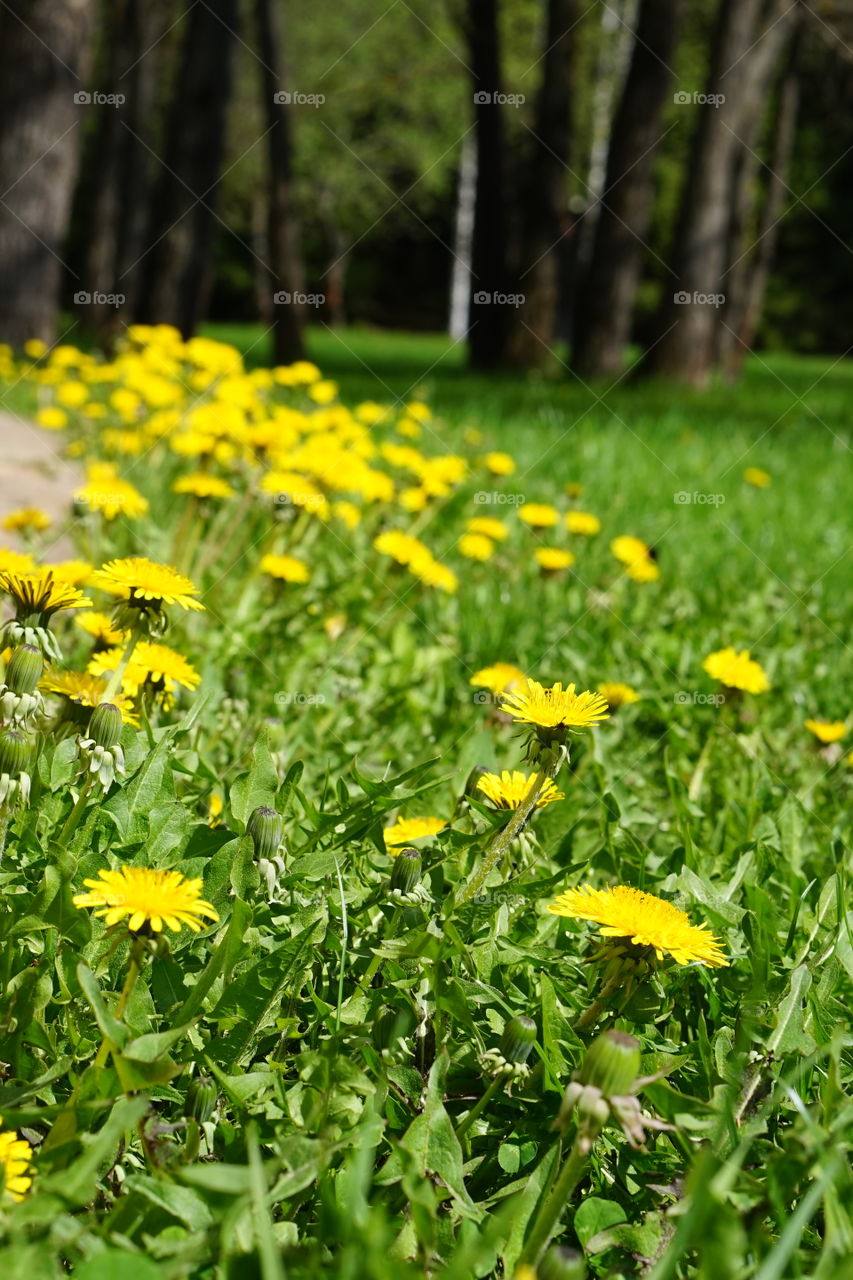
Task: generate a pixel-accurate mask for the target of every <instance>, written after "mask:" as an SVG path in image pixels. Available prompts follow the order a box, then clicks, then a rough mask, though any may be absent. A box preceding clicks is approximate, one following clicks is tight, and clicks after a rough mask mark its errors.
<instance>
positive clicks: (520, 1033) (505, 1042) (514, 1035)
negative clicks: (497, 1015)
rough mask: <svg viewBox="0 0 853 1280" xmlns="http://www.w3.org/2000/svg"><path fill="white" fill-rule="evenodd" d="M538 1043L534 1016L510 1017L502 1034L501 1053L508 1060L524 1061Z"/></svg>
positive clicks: (514, 1061)
mask: <svg viewBox="0 0 853 1280" xmlns="http://www.w3.org/2000/svg"><path fill="white" fill-rule="evenodd" d="M535 1043H536V1023H535V1022H534V1021H533V1019H532V1018H525V1017H524V1016H522V1017H520V1018H510V1020H509V1022H508V1023H507V1024H506V1026H505V1027H504V1033H503V1035H502V1036H501V1043H500V1053H501V1057H502V1058H504V1059H505V1061H507V1062H513V1063H523V1062H526V1061H527V1059H528V1058H529V1057H530V1054H531V1051H532V1049H533V1045H534V1044H535Z"/></svg>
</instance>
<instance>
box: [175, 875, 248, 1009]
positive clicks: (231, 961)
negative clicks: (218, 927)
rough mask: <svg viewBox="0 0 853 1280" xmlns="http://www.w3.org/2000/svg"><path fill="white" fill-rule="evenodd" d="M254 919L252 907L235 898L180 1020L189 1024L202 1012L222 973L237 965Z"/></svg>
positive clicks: (183, 1007) (230, 970)
mask: <svg viewBox="0 0 853 1280" xmlns="http://www.w3.org/2000/svg"><path fill="white" fill-rule="evenodd" d="M251 921H252V908H251V907H250V906H249V905H248V904H247V903H245V902H243V900H242V899H241V898H237V899H235V902H234V906H233V908H232V911H231V919H230V920H229V922H228V929H227V932H226V933H225V936H224V937H223V938H222V939H221V940H220V942H219V943H218V945H217V947H216V949H215V951H214V952H213V955H212V956H211V957H210V960H209V961H208V963H207V965H206V967H205V969H204V970H203V971H202V973H201V975H200V977H199V979H198V981H197V982H196V984H195V986H194V987H193V988H192V991H191V992H190V994H189V995H188V996H187V998H186V1000H185V1001H184V1003H183V1005H182V1006H181V1008H180V1009H179V1010H178V1012H177V1014H176V1015H175V1020H176V1021H177V1022H179V1023H190V1022H192V1021H193V1019H194V1018H196V1017H197V1016H198V1014H199V1013H200V1012H201V1010H202V1008H203V1006H204V1001H205V998H206V997H207V995H208V993H209V991H210V989H211V987H212V986H213V984H214V982H215V981H216V979H217V978H218V977H219V976H220V974H224V975H225V977H226V978H227V977H228V976H229V975H230V974H231V972H232V970H233V968H234V966H235V965H236V963H237V961H238V959H239V957H240V952H241V950H242V946H243V936H244V934H245V932H246V930H247V929H248V927H249V925H250V924H251Z"/></svg>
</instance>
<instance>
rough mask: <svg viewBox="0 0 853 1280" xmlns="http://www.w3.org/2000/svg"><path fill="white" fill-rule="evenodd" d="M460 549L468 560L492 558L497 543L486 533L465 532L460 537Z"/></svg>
mask: <svg viewBox="0 0 853 1280" xmlns="http://www.w3.org/2000/svg"><path fill="white" fill-rule="evenodd" d="M459 550H460V552H461V554H462V555H463V556H465V557H466V559H468V560H490V559H491V558H492V556H493V555H494V551H495V544H494V543H493V542H492V540H491V538H487V537H486V536H485V534H482V533H463V534H462V537H461V538H460V539H459Z"/></svg>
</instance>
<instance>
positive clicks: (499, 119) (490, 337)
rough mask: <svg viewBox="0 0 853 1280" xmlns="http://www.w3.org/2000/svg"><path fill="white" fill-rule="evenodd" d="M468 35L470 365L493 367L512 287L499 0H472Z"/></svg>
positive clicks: (502, 342)
mask: <svg viewBox="0 0 853 1280" xmlns="http://www.w3.org/2000/svg"><path fill="white" fill-rule="evenodd" d="M466 35H467V41H468V57H469V60H470V63H471V71H472V85H473V93H474V136H475V139H476V147H477V192H476V197H475V200H474V234H473V237H472V244H471V276H472V280H471V289H472V304H473V305H472V308H471V328H470V329H469V332H468V353H469V360H470V363H471V366H472V368H475V369H494V368H496V367H497V366H498V365H499V364H500V363H501V362H502V360H503V357H504V345H505V340H506V332H507V320H506V316H507V304H506V302H504V301H502V299H504V298H506V296H507V295H508V293H509V279H508V270H507V244H506V236H507V218H506V185H505V182H504V136H503V133H504V131H503V105H502V97H503V95H502V91H501V67H500V38H499V33H498V0H468V9H467V32H466ZM496 298H497V301H495V299H496Z"/></svg>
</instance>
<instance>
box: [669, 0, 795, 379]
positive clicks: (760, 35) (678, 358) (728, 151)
mask: <svg viewBox="0 0 853 1280" xmlns="http://www.w3.org/2000/svg"><path fill="white" fill-rule="evenodd" d="M795 13H796V5H792V4H790V3H789V0H722V3H721V5H720V10H719V15H718V19H717V26H716V32H715V37H714V44H713V49H712V53H711V70H710V76H709V79H708V86H707V91H706V96H705V101H704V103H703V104H702V105H701V106H700V109H699V110H700V114H699V127H698V129H697V131H696V134H695V137H694V140H693V145H692V149H691V155H690V162H689V165H688V171H687V178H686V181H685V183H684V188H683V194H682V200H681V208H680V214H679V221H678V229H677V232H676V238H675V245H674V248H673V252H672V254H671V258H670V266H671V269H672V272H673V280H672V283H669V282H668V283H667V284H666V285H665V293H664V297H663V300H662V303H661V308H660V312H659V316H658V324H657V331H658V335H659V336H658V340H657V341H656V343H655V344H654V346H653V347H652V349H651V352H650V355H649V359H648V361H647V366H646V367H647V369H648V370H649V371H651V372H653V373H659V374H665V375H669V376H672V377H676V378H680V379H682V380H683V381H686V382H689V383H691V384H692V385H693V386H696V387H700V388H701V387H705V386H707V385H708V382H709V380H710V376H711V371H712V368H713V365H714V359H715V355H716V329H717V325H718V323H719V316H718V308H719V300H720V299H721V298H722V297H723V276H724V273H725V269H726V266H727V262H726V251H727V246H728V244H729V243H730V216H731V215H730V210H731V202H732V200H733V197H734V182H735V170H736V165H737V162H738V159H739V157H740V156H741V155H742V149H743V146H744V143H743V140H742V139H743V134H744V131H745V129H746V128H747V125H748V123H749V120H750V112H751V111H754V110H755V104H756V102H761V101H763V98H764V95H765V93H766V89H767V85H768V83H769V80H770V77H771V75H772V72H773V68H774V65H775V63H776V60H777V58H778V55H779V53H780V51H781V49H782V46H783V44H784V42H785V40H786V39H787V36H788V34H789V31H790V29H791V27H792V26H793V23H794V15H795Z"/></svg>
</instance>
